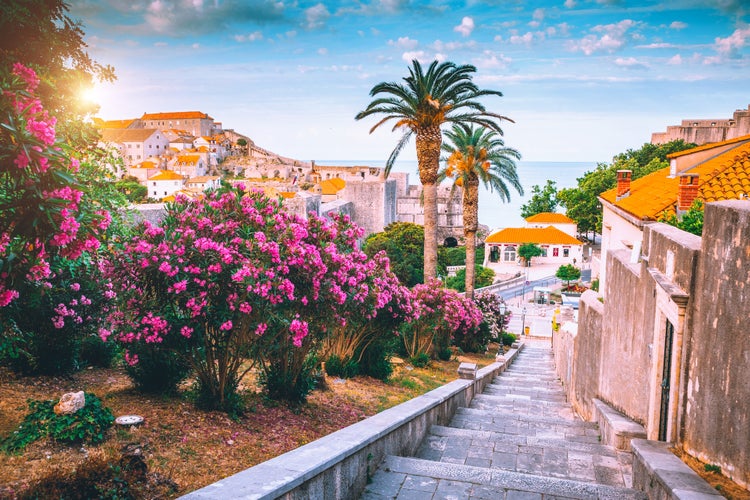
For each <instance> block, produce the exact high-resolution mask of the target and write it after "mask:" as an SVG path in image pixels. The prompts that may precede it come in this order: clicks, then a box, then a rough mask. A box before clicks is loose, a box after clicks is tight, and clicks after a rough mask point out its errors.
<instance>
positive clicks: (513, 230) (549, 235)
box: [485, 226, 583, 245]
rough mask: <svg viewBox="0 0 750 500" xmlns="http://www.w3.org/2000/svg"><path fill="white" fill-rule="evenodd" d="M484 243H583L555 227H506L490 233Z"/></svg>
mask: <svg viewBox="0 0 750 500" xmlns="http://www.w3.org/2000/svg"><path fill="white" fill-rule="evenodd" d="M485 243H514V244H519V245H522V244H524V243H536V244H547V245H583V243H581V242H580V241H578V240H577V239H575V238H573V237H572V236H571V235H569V234H567V233H563V232H562V231H560V230H559V229H557V228H556V227H552V226H547V227H508V228H505V229H502V230H500V231H497V232H495V233H492V234H491V235H489V236H488V237H487V239H486V240H485Z"/></svg>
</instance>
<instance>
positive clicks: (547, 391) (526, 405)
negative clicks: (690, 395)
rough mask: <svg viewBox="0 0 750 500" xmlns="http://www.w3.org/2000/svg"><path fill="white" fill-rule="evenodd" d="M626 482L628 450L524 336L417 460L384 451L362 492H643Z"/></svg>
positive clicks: (402, 496) (516, 498) (542, 347)
mask: <svg viewBox="0 0 750 500" xmlns="http://www.w3.org/2000/svg"><path fill="white" fill-rule="evenodd" d="M631 486H632V454H631V453H627V452H621V451H617V450H615V449H614V448H612V447H610V446H605V445H602V444H601V443H600V434H599V429H598V427H597V425H596V424H595V423H592V422H584V421H582V420H580V419H579V418H578V417H577V416H576V415H575V414H574V413H573V410H572V408H571V406H570V405H569V404H568V403H567V402H566V400H565V394H564V392H563V390H562V386H561V384H560V381H559V380H558V379H557V377H556V376H555V373H554V361H553V359H552V352H551V349H550V346H549V342H547V341H527V346H526V348H525V349H524V350H522V351H521V352H520V353H519V355H518V356H517V358H516V360H515V361H514V362H513V364H512V365H511V366H510V368H509V369H508V370H506V371H505V372H504V373H503V374H502V375H501V376H499V377H497V378H496V379H495V380H494V381H493V383H492V384H490V385H489V386H488V387H487V388H486V390H485V391H484V393H482V394H479V395H477V396H476V397H475V398H474V400H473V401H472V402H471V405H470V407H469V408H459V409H458V410H457V412H456V414H455V415H454V417H453V419H452V420H451V422H450V424H449V425H448V426H439V425H434V426H432V427H431V428H430V431H429V433H428V435H427V437H426V438H425V439H424V441H423V442H422V443H421V445H420V447H419V450H418V451H417V454H416V456H415V457H396V456H388V457H386V459H385V461H384V463H383V464H381V466H380V467H379V468H378V470H377V472H376V473H375V474H374V475H373V477H372V482H371V483H370V484H369V485H367V488H366V489H365V492H364V494H363V496H362V499H363V500H384V499H394V498H395V499H397V500H420V499H429V500H436V499H449V498H450V499H455V500H464V499H467V500H469V499H471V500H474V499H475V500H489V499H492V500H522V499H523V500H552V499H556V500H563V499H565V500H571V499H583V498H603V499H621V500H626V499H639V500H641V499H645V496H644V495H643V494H642V493H640V492H636V491H634V490H632V489H630V488H631Z"/></svg>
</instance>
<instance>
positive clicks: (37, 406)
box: [0, 392, 115, 453]
mask: <svg viewBox="0 0 750 500" xmlns="http://www.w3.org/2000/svg"><path fill="white" fill-rule="evenodd" d="M85 397H86V405H85V406H84V407H83V408H81V409H80V410H78V411H76V412H75V413H70V414H64V415H57V414H55V411H54V407H55V404H57V402H56V401H54V400H51V399H50V400H47V401H36V400H32V399H30V400H29V401H28V403H29V409H30V410H31V412H30V413H29V414H27V415H26V417H25V418H24V419H23V422H21V425H19V426H18V429H17V430H16V431H14V432H13V433H12V434H11V435H10V436H8V437H7V438H6V439H5V440H3V442H2V444H1V445H0V448H1V449H2V450H3V451H5V452H6V453H13V452H19V451H23V449H24V448H26V446H27V445H29V444H30V443H33V442H34V441H36V440H38V439H41V438H43V437H46V436H49V437H50V438H52V439H54V440H55V441H58V442H61V443H80V442H86V443H92V444H96V443H101V442H102V441H104V434H105V432H106V431H107V429H109V428H110V427H111V426H112V423H113V422H114V421H115V417H114V416H113V415H112V412H111V411H110V410H109V408H106V407H104V406H102V402H101V400H100V399H99V398H98V397H96V396H95V395H94V394H91V393H88V392H87V393H85Z"/></svg>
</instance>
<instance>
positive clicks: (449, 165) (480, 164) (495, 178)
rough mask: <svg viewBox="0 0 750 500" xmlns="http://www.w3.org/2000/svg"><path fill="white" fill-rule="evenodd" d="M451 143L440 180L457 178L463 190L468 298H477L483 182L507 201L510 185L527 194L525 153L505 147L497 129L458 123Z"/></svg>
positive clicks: (445, 146) (445, 147)
mask: <svg viewBox="0 0 750 500" xmlns="http://www.w3.org/2000/svg"><path fill="white" fill-rule="evenodd" d="M445 136H446V137H447V139H448V141H449V142H448V143H446V144H443V146H442V149H443V151H444V152H446V153H448V155H449V156H448V157H447V159H446V165H445V168H444V169H443V170H442V171H441V172H440V173H439V180H443V179H446V178H451V179H453V186H454V187H455V186H460V187H462V188H463V206H464V214H463V216H464V237H465V240H466V297H468V298H472V297H473V296H474V266H475V262H474V261H475V260H476V259H475V251H474V250H475V248H476V236H477V229H478V228H479V220H478V219H479V217H478V216H479V207H478V204H479V183H480V182H481V183H482V184H483V185H484V187H485V188H488V189H489V190H490V191H491V192H495V191H496V192H497V194H498V196H499V197H500V198H501V199H502V200H503V201H505V202H507V201H510V189H509V186H510V187H512V188H514V189H515V190H516V191H518V194H520V195H523V187H522V186H521V182H520V181H519V180H518V172H517V171H516V160H519V159H521V154H520V153H519V152H518V151H516V150H515V149H512V148H508V147H506V146H505V143H504V142H503V139H502V138H501V137H500V135H499V134H498V133H497V132H495V131H494V130H488V129H486V128H484V127H478V128H474V126H473V125H465V124H458V125H453V128H452V129H451V130H450V131H448V132H446V133H445Z"/></svg>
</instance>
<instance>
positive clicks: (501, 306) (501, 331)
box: [500, 302, 508, 343]
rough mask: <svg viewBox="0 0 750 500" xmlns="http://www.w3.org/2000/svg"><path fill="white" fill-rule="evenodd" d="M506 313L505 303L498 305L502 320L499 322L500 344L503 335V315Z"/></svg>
mask: <svg viewBox="0 0 750 500" xmlns="http://www.w3.org/2000/svg"><path fill="white" fill-rule="evenodd" d="M507 311H508V306H506V305H505V302H501V303H500V317H501V318H502V319H501V320H500V342H501V343H502V340H503V333H505V314H506V312H507Z"/></svg>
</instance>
